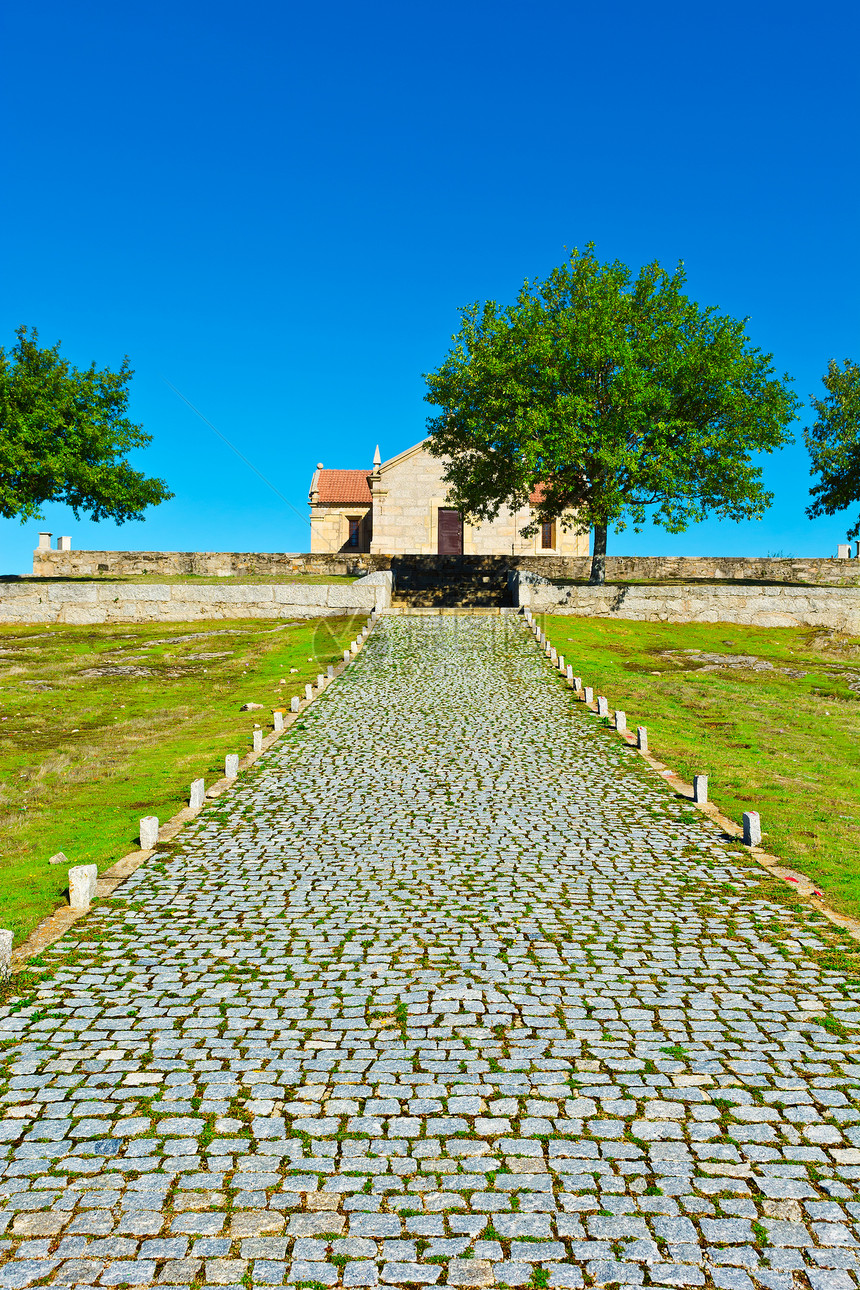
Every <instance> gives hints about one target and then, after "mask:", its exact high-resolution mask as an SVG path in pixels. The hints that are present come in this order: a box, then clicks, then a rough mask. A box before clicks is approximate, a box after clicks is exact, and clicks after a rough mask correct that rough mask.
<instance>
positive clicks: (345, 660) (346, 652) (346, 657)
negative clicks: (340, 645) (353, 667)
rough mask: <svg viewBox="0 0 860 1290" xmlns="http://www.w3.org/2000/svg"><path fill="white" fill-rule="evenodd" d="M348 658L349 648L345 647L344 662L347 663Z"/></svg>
mask: <svg viewBox="0 0 860 1290" xmlns="http://www.w3.org/2000/svg"><path fill="white" fill-rule="evenodd" d="M349 658H350V654H349V650H348V649H345V650H344V651H343V661H344V663H348V662H349Z"/></svg>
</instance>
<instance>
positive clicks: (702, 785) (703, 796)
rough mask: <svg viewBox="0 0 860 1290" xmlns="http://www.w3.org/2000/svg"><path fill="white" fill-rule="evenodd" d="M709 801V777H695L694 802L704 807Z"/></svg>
mask: <svg viewBox="0 0 860 1290" xmlns="http://www.w3.org/2000/svg"><path fill="white" fill-rule="evenodd" d="M707 800H708V777H707V775H694V776H693V801H694V802H698V804H699V806H704V805H705V803H706V802H707Z"/></svg>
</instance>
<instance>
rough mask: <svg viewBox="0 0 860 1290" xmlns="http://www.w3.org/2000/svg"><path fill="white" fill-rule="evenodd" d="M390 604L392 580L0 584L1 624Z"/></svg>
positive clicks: (331, 610) (357, 609)
mask: <svg viewBox="0 0 860 1290" xmlns="http://www.w3.org/2000/svg"><path fill="white" fill-rule="evenodd" d="M390 604H391V575H390V574H383V573H378V574H375V575H374V577H373V580H372V581H371V580H370V579H368V580H367V581H366V582H365V581H364V580H363V579H360V580H359V581H358V582H353V583H350V584H347V585H343V584H341V585H339V586H337V585H328V586H325V585H322V586H302V585H301V584H299V583H286V584H274V585H273V584H268V585H267V584H265V583H261V584H258V585H255V586H246V585H244V584H240V585H234V586H230V585H229V584H226V585H225V584H222V583H219V584H217V585H215V586H212V585H200V584H194V583H169V584H165V583H157V582H152V583H129V582H93V583H86V582H85V583H73V582H72V583H70V582H66V583H62V582H52V583H47V584H46V585H44V586H40V585H39V584H38V583H32V582H29V583H14V582H13V583H3V584H0V624H3V623H7V624H11V623H74V624H79V625H80V624H90V623H157V622H165V623H168V622H170V623H177V622H180V623H186V622H189V623H190V622H195V621H196V620H205V619H214V618H324V617H333V616H334V615H336V614H352V613H361V614H369V613H370V612H371V611H372V610H374V609H384V608H387V606H388V605H390Z"/></svg>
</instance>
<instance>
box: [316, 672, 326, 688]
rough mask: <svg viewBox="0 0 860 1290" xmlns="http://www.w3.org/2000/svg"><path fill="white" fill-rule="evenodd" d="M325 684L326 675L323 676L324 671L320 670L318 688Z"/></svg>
mask: <svg viewBox="0 0 860 1290" xmlns="http://www.w3.org/2000/svg"><path fill="white" fill-rule="evenodd" d="M324 685H325V677H324V676H323V674H322V672H318V673H317V689H318V690H321V689H322V688H323V686H324Z"/></svg>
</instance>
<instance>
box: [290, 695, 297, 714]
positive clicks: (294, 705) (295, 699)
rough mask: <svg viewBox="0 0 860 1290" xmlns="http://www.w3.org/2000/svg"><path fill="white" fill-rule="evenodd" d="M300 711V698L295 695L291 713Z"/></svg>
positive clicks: (292, 699) (291, 703)
mask: <svg viewBox="0 0 860 1290" xmlns="http://www.w3.org/2000/svg"><path fill="white" fill-rule="evenodd" d="M298 710H299V696H298V695H297V694H294V695H293V697H292V698H291V699H290V712H298Z"/></svg>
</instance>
